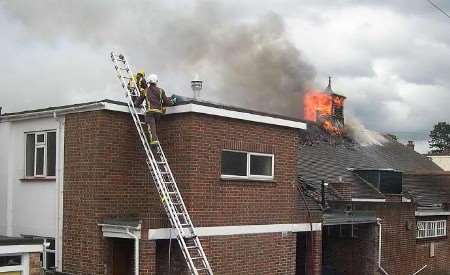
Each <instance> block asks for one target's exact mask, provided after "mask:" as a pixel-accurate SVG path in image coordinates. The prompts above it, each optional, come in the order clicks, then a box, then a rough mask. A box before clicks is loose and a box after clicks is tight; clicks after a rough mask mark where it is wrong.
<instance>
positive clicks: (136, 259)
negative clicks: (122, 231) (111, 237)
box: [126, 225, 141, 275]
mask: <svg viewBox="0 0 450 275" xmlns="http://www.w3.org/2000/svg"><path fill="white" fill-rule="evenodd" d="M140 229H141V226H140V225H139V226H138V227H136V230H140ZM126 233H127V234H128V236H130V237H132V238H133V239H134V274H135V275H139V236H137V235H136V234H133V233H131V231H130V228H127V231H126Z"/></svg>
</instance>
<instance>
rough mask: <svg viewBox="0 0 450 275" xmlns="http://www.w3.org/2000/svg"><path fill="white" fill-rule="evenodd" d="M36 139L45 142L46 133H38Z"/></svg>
mask: <svg viewBox="0 0 450 275" xmlns="http://www.w3.org/2000/svg"><path fill="white" fill-rule="evenodd" d="M36 139H37V142H44V134H38V135H37V137H36Z"/></svg>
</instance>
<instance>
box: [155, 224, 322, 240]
mask: <svg viewBox="0 0 450 275" xmlns="http://www.w3.org/2000/svg"><path fill="white" fill-rule="evenodd" d="M321 230H322V224H321V223H313V224H312V231H321ZM305 231H311V224H309V223H297V224H263V225H238V226H210V227H196V228H195V233H196V235H197V236H199V237H208V236H230V235H247V234H268V233H283V232H305ZM186 234H189V232H188V230H186ZM176 236H177V233H176V230H175V229H172V228H158V229H149V230H148V239H149V240H161V239H169V238H172V239H174V238H176Z"/></svg>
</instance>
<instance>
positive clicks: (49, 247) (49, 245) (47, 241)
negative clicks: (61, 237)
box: [41, 238, 56, 270]
mask: <svg viewBox="0 0 450 275" xmlns="http://www.w3.org/2000/svg"><path fill="white" fill-rule="evenodd" d="M55 253H56V250H55V239H53V238H44V251H43V252H42V254H41V263H42V267H43V268H45V269H47V270H55V268H56V262H55Z"/></svg>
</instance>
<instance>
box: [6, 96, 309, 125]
mask: <svg viewBox="0 0 450 275" xmlns="http://www.w3.org/2000/svg"><path fill="white" fill-rule="evenodd" d="M98 110H109V111H116V112H124V113H128V112H129V111H128V106H127V105H126V104H125V103H124V102H119V101H112V100H100V101H95V102H88V103H82V104H74V105H66V106H60V107H50V108H45V109H38V110H31V111H24V112H17V113H9V114H8V113H6V114H4V115H2V116H1V117H0V122H8V121H17V120H25V119H33V118H45V117H55V116H60V115H65V114H69V113H78V112H88V111H98ZM181 113H198V114H206V115H212V116H219V117H226V118H233V119H238V120H244V121H251V122H257V123H263V124H269V125H277V126H283V127H288V128H295V129H303V130H305V129H306V126H307V123H306V122H303V121H299V120H295V119H290V118H287V117H282V116H278V115H275V114H274V115H271V114H265V113H260V112H253V111H251V110H248V111H246V110H245V109H239V108H237V109H235V110H233V109H231V108H221V106H215V105H214V104H205V103H203V102H196V101H189V102H186V103H183V104H180V105H176V106H173V107H169V108H167V113H166V114H167V115H171V114H181Z"/></svg>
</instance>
